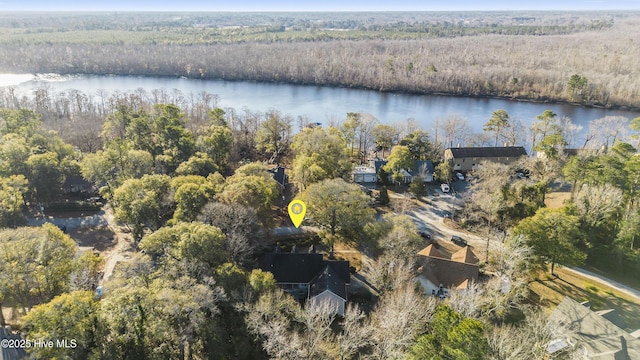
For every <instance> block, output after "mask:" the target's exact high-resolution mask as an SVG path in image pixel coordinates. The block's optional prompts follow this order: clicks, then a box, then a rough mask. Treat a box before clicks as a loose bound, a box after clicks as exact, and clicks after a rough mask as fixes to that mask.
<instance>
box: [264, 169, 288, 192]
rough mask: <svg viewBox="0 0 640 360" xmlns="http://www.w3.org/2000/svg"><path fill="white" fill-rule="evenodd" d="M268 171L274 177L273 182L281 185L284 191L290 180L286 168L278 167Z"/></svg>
mask: <svg viewBox="0 0 640 360" xmlns="http://www.w3.org/2000/svg"><path fill="white" fill-rule="evenodd" d="M267 171H268V172H269V173H271V174H272V175H273V180H275V181H276V182H277V183H278V185H280V188H281V189H283V190H284V188H285V187H286V186H287V182H288V180H289V179H288V176H287V174H286V173H285V168H284V167H283V166H280V165H277V166H276V167H274V168H273V169H269V170H267Z"/></svg>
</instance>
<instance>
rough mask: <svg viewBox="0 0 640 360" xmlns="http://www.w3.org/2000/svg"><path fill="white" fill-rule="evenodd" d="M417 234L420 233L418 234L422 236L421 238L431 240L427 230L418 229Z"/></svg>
mask: <svg viewBox="0 0 640 360" xmlns="http://www.w3.org/2000/svg"><path fill="white" fill-rule="evenodd" d="M418 234H420V236H422V238H423V239H427V240H431V234H429V233H427V232H424V231H420V232H419V233H418Z"/></svg>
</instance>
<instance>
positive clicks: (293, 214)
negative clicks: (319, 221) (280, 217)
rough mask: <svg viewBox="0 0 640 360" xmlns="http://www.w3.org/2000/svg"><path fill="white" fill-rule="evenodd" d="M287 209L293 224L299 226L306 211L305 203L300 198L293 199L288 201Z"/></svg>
mask: <svg viewBox="0 0 640 360" xmlns="http://www.w3.org/2000/svg"><path fill="white" fill-rule="evenodd" d="M288 209H289V217H290V218H291V221H292V222H293V225H295V226H296V227H300V224H302V220H304V214H305V213H306V212H307V205H305V203H304V201H302V200H293V201H292V202H290V203H289V207H288Z"/></svg>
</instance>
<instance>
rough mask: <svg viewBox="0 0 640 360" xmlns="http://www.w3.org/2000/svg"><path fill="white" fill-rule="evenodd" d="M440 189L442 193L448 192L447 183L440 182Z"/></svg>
mask: <svg viewBox="0 0 640 360" xmlns="http://www.w3.org/2000/svg"><path fill="white" fill-rule="evenodd" d="M440 190H442V192H443V193H448V192H449V185H448V184H440Z"/></svg>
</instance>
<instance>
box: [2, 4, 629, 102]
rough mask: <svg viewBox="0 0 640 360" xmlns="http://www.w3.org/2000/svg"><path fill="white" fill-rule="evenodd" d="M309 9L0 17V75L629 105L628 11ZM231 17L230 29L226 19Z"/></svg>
mask: <svg viewBox="0 0 640 360" xmlns="http://www.w3.org/2000/svg"><path fill="white" fill-rule="evenodd" d="M367 14H368V15H369V16H365V15H367ZM447 14H448V13H447ZM315 15H316V17H315V18H314V17H311V15H307V17H305V16H299V15H297V14H284V15H277V14H273V15H271V17H269V16H267V15H264V14H262V15H261V14H247V19H242V20H241V19H240V18H238V19H236V18H234V17H233V16H229V17H230V18H225V20H224V21H218V22H217V23H216V22H215V21H213V20H211V19H210V18H208V17H207V16H205V15H201V16H200V17H197V16H195V15H192V17H189V16H186V15H184V16H174V17H173V18H164V17H161V18H153V16H151V15H149V16H150V18H149V19H147V18H145V14H127V15H126V16H123V17H124V19H123V20H121V21H120V23H118V22H115V23H116V24H119V25H113V26H107V25H104V26H102V25H100V24H102V23H101V22H100V21H103V20H102V18H101V17H100V16H99V15H96V14H92V15H87V16H88V17H87V18H86V19H85V21H86V22H85V23H83V22H82V21H81V19H84V18H82V17H74V16H70V15H69V16H70V17H69V18H68V21H69V26H67V27H65V26H64V22H63V20H60V19H59V20H55V21H54V20H51V19H49V18H47V17H46V16H44V15H43V18H38V17H35V15H34V17H31V18H30V17H27V18H20V17H18V18H17V19H15V20H14V21H13V22H12V21H10V20H9V19H10V17H9V16H8V15H6V14H5V15H4V16H1V17H0V26H1V27H3V32H2V33H3V35H0V49H1V50H2V51H1V52H0V71H2V72H16V73H17V72H30V73H59V74H116V75H145V76H171V77H174V76H184V77H188V78H203V79H225V80H254V81H264V82H286V83H293V84H307V85H325V86H345V87H354V88H366V89H372V90H377V91H392V92H410V93H416V94H431V93H446V94H452V95H462V96H488V97H501V98H511V99H522V100H534V101H558V102H570V103H578V104H584V105H591V106H603V107H628V108H640V100H638V99H640V97H638V94H640V80H638V79H640V77H639V76H638V74H640V66H639V65H638V64H637V62H636V61H635V59H637V58H638V57H639V56H640V48H639V47H638V46H636V45H635V43H634V42H633V41H634V39H633V36H632V35H631V34H634V33H636V32H637V31H636V30H637V27H638V26H640V25H639V24H640V21H639V20H640V17H638V16H637V15H633V14H632V15H622V14H615V15H611V14H593V13H578V14H568V13H567V14H560V15H558V14H551V13H542V14H540V13H534V14H533V15H527V14H520V13H513V14H511V15H508V13H499V14H490V13H477V14H475V15H474V14H473V13H459V14H455V13H453V14H448V15H444V14H439V15H437V16H434V15H432V18H429V17H428V16H426V15H425V14H421V13H418V14H417V15H413V16H411V14H409V13H398V14H395V13H392V14H390V15H389V17H388V18H385V17H384V16H382V15H378V14H377V13H365V14H353V16H354V19H352V20H350V19H349V18H348V17H347V14H340V16H337V17H336V19H335V20H332V19H331V15H332V14H315ZM427 15H428V14H427ZM465 15H466V16H465ZM78 16H79V15H78ZM156 16H160V15H156ZM296 16H299V17H296ZM425 16H426V17H425ZM114 17H115V18H118V16H117V15H114V14H111V15H106V14H105V15H104V19H110V18H114ZM38 19H40V20H38ZM63 19H65V18H64V17H63ZM92 19H93V20H92ZM96 19H98V20H96ZM232 21H237V24H240V25H237V26H231V25H228V24H231V23H232ZM38 24H39V25H38ZM133 24H138V25H137V26H133ZM101 26H102V27H101ZM4 30H6V31H4ZM576 79H577V80H578V81H573V80H576Z"/></svg>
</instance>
